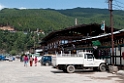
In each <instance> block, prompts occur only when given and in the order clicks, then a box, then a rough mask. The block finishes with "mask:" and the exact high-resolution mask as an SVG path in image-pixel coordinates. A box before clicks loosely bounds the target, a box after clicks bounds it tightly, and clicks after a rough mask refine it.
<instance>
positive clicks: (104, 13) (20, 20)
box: [0, 8, 124, 33]
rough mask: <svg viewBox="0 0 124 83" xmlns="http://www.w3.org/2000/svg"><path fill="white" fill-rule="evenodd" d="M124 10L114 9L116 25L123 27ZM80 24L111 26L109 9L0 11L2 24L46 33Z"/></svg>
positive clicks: (0, 22)
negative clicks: (102, 23)
mask: <svg viewBox="0 0 124 83" xmlns="http://www.w3.org/2000/svg"><path fill="white" fill-rule="evenodd" d="M123 15H124V11H113V16H114V27H115V28H123V26H124V23H123V21H124V16H123ZM75 18H77V19H78V24H89V23H101V22H102V20H105V21H106V25H107V26H109V25H110V23H109V21H110V20H109V19H110V17H109V10H107V9H93V8H74V9H66V10H54V9H24V10H19V9H3V10H1V11H0V25H1V26H4V25H10V26H12V27H14V28H15V29H16V30H21V31H27V30H29V29H30V30H36V29H37V28H39V29H42V30H43V31H45V32H46V33H48V32H49V31H52V30H58V29H63V28H67V27H69V26H74V22H75V21H74V20H75Z"/></svg>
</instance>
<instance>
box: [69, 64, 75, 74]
mask: <svg viewBox="0 0 124 83" xmlns="http://www.w3.org/2000/svg"><path fill="white" fill-rule="evenodd" d="M67 72H68V73H73V72H75V67H74V66H73V65H69V66H67Z"/></svg>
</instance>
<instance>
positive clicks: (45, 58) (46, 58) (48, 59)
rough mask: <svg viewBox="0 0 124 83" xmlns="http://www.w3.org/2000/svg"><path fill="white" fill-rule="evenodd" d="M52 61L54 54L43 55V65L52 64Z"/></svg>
mask: <svg viewBox="0 0 124 83" xmlns="http://www.w3.org/2000/svg"><path fill="white" fill-rule="evenodd" d="M51 63H52V56H42V58H41V65H46V66H48V65H51Z"/></svg>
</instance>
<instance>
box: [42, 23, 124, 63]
mask: <svg viewBox="0 0 124 83" xmlns="http://www.w3.org/2000/svg"><path fill="white" fill-rule="evenodd" d="M113 34H114V47H115V48H114V50H115V54H114V59H115V64H118V65H122V64H123V65H124V61H123V58H122V52H123V51H124V48H123V47H124V30H119V29H116V28H114V30H113ZM97 40H98V41H99V42H100V43H101V45H100V46H98V48H97V56H96V57H97V58H106V57H107V58H109V60H108V61H109V63H111V58H112V56H111V28H110V27H108V26H105V31H103V30H101V24H96V23H94V24H82V25H77V26H73V27H68V28H65V29H63V30H58V31H53V32H51V33H50V34H48V35H47V36H46V37H44V38H43V39H42V42H41V48H42V49H43V52H44V53H48V54H55V53H56V52H57V53H60V52H61V51H63V52H64V53H68V52H71V53H73V52H76V51H79V50H83V51H89V52H93V51H94V49H93V47H94V46H93V41H97ZM117 49H118V50H117ZM117 60H119V62H117Z"/></svg>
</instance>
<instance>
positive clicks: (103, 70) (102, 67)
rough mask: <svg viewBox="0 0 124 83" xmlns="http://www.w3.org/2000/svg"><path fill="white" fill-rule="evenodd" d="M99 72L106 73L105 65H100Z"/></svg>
mask: <svg viewBox="0 0 124 83" xmlns="http://www.w3.org/2000/svg"><path fill="white" fill-rule="evenodd" d="M99 70H100V71H101V72H105V71H106V65H105V64H101V65H100V67H99Z"/></svg>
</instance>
